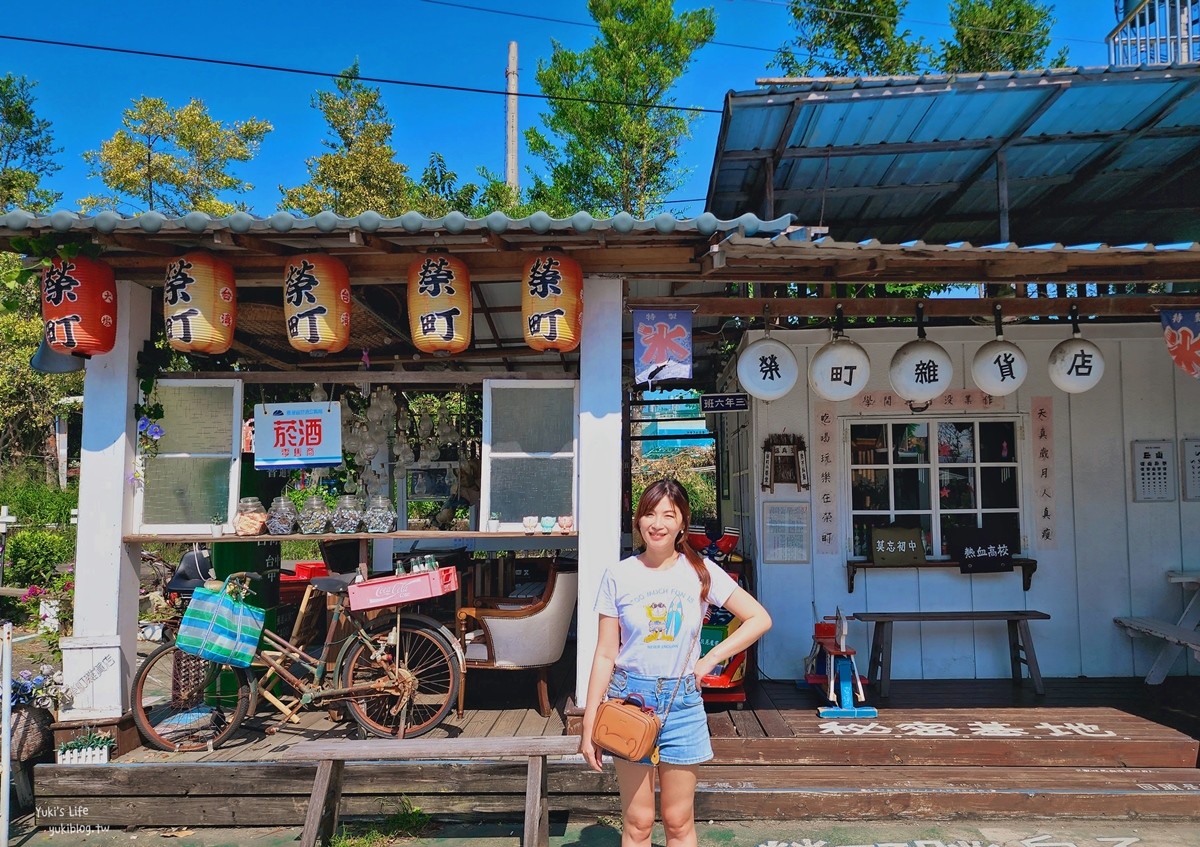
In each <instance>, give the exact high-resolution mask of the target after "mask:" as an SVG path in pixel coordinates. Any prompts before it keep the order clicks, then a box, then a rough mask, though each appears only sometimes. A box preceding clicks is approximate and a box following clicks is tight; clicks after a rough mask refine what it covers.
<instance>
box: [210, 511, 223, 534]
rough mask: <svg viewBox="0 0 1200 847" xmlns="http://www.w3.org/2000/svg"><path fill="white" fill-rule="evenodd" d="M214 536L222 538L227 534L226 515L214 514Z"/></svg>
mask: <svg viewBox="0 0 1200 847" xmlns="http://www.w3.org/2000/svg"><path fill="white" fill-rule="evenodd" d="M211 529H212V537H213V538H220V537H221V536H222V535H224V534H225V516H224V515H222V514H220V513H217V514H215V515H213V516H212V527H211Z"/></svg>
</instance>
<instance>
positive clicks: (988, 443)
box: [979, 421, 1017, 462]
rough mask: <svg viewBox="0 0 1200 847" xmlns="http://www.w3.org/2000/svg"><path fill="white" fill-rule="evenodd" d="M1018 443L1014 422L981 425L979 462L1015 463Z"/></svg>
mask: <svg viewBox="0 0 1200 847" xmlns="http://www.w3.org/2000/svg"><path fill="white" fill-rule="evenodd" d="M1016 443H1017V442H1016V433H1015V427H1014V425H1013V422H1012V421H999V422H995V423H981V424H979V461H981V462H1015V461H1016V460H1017V452H1016Z"/></svg>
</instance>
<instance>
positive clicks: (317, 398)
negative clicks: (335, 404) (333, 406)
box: [308, 382, 329, 403]
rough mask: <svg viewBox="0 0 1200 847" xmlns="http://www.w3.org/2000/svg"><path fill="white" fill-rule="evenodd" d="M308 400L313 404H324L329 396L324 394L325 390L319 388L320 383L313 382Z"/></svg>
mask: <svg viewBox="0 0 1200 847" xmlns="http://www.w3.org/2000/svg"><path fill="white" fill-rule="evenodd" d="M308 399H309V400H312V401H313V402H314V403H324V402H326V401H328V400H329V395H328V394H326V393H325V389H324V388H323V387H322V386H321V383H319V382H314V383H313V387H312V391H310V392H309V393H308Z"/></svg>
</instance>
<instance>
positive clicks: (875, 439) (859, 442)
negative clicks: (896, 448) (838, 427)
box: [850, 424, 888, 465]
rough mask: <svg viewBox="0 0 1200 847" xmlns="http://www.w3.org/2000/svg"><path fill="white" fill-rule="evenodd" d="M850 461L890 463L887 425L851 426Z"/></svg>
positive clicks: (859, 463)
mask: <svg viewBox="0 0 1200 847" xmlns="http://www.w3.org/2000/svg"><path fill="white" fill-rule="evenodd" d="M850 463H851V464H853V465H886V464H887V463H888V444H887V426H886V425H884V424H854V425H853V426H851V427H850Z"/></svg>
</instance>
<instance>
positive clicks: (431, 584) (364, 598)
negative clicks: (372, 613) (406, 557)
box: [350, 568, 458, 612]
mask: <svg viewBox="0 0 1200 847" xmlns="http://www.w3.org/2000/svg"><path fill="white" fill-rule="evenodd" d="M457 590H458V571H457V570H455V569H454V568H438V569H437V570H434V571H423V572H421V573H410V574H405V575H403V576H385V577H380V578H378V579H368V580H367V581H366V582H352V583H350V608H351V609H353V610H354V611H356V612H359V611H362V610H363V609H383V608H386V607H388V606H397V605H399V604H400V603H411V602H413V601H414V600H424V599H425V598H427V597H437V596H439V595H442V594H449V593H450V592H451V591H457Z"/></svg>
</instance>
